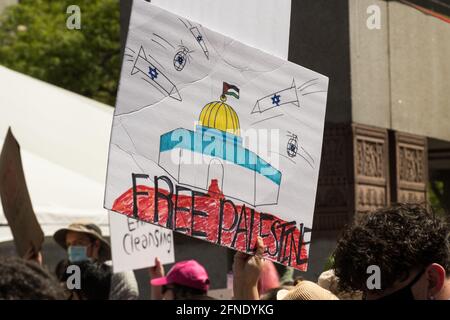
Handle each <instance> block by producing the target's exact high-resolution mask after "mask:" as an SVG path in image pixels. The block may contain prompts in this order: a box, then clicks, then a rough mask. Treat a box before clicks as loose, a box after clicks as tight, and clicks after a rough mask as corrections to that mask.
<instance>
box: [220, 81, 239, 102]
mask: <svg viewBox="0 0 450 320" xmlns="http://www.w3.org/2000/svg"><path fill="white" fill-rule="evenodd" d="M226 95H227V96H233V97H235V98H236V99H239V88H238V87H236V86H234V85H232V84H229V83H226V82H224V83H223V92H222V96H226Z"/></svg>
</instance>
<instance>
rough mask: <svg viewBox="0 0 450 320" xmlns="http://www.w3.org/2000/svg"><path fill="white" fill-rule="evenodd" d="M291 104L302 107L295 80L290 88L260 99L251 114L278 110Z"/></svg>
mask: <svg viewBox="0 0 450 320" xmlns="http://www.w3.org/2000/svg"><path fill="white" fill-rule="evenodd" d="M289 103H292V104H293V105H295V106H297V107H300V102H299V100H298V94H297V88H296V86H295V79H293V80H292V85H291V86H290V87H289V88H286V89H283V90H280V91H277V92H274V93H271V94H269V95H267V96H265V97H263V98H261V99H258V100H257V101H256V103H255V106H254V108H253V110H252V112H251V113H252V114H254V113H263V112H266V111H267V110H270V109H273V108H278V107H280V106H282V105H285V104H289Z"/></svg>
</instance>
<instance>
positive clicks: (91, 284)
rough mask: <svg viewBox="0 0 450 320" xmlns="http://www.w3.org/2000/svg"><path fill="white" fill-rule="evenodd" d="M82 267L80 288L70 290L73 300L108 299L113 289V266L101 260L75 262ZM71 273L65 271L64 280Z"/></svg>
mask: <svg viewBox="0 0 450 320" xmlns="http://www.w3.org/2000/svg"><path fill="white" fill-rule="evenodd" d="M73 265H76V266H78V267H79V268H80V288H79V289H72V290H70V293H71V297H70V299H72V300H108V299H109V292H110V289H111V277H112V270H111V267H110V266H108V265H106V264H104V263H99V262H91V261H81V262H77V263H73ZM70 276H71V274H67V273H64V275H63V277H62V279H61V280H62V281H64V282H65V281H67V279H68V278H69V277H70Z"/></svg>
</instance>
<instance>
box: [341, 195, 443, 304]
mask: <svg viewBox="0 0 450 320" xmlns="http://www.w3.org/2000/svg"><path fill="white" fill-rule="evenodd" d="M369 267H370V268H369ZM372 268H373V269H372ZM378 268H379V269H378ZM334 269H335V274H336V276H337V277H338V278H339V285H340V286H341V288H342V289H343V290H347V289H352V290H360V291H362V292H363V293H364V296H365V298H366V299H371V300H372V299H417V300H424V299H450V242H449V226H448V225H447V224H445V223H444V222H443V221H441V220H440V219H438V218H434V217H432V216H431V215H430V214H429V212H427V210H426V209H425V208H424V207H423V206H421V205H413V204H409V205H408V204H398V205H394V206H391V207H388V208H384V209H380V210H377V211H374V212H372V213H368V214H367V215H364V216H362V217H361V218H360V219H359V220H358V221H357V222H356V223H355V224H354V225H353V226H352V227H351V228H349V229H348V230H347V231H346V232H345V233H344V234H343V236H342V238H341V239H340V240H339V241H338V244H337V247H336V250H335V252H334ZM373 270H374V271H373ZM377 270H379V271H380V274H379V275H378V276H379V277H378V280H379V283H380V288H377V287H376V282H377V281H375V280H376V279H375V280H374V281H372V282H371V283H372V285H373V287H371V288H368V286H367V283H368V279H369V277H371V276H372V275H373V277H377V274H376V272H377Z"/></svg>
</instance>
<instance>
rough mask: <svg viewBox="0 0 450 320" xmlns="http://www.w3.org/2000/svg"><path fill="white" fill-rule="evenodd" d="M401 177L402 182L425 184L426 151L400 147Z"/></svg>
mask: <svg viewBox="0 0 450 320" xmlns="http://www.w3.org/2000/svg"><path fill="white" fill-rule="evenodd" d="M398 148H399V149H398V154H399V170H400V171H399V177H400V180H401V181H408V182H416V183H423V182H424V165H425V161H424V151H423V149H415V148H408V147H407V146H401V145H400V146H399V147H398Z"/></svg>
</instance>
